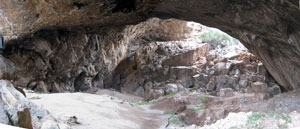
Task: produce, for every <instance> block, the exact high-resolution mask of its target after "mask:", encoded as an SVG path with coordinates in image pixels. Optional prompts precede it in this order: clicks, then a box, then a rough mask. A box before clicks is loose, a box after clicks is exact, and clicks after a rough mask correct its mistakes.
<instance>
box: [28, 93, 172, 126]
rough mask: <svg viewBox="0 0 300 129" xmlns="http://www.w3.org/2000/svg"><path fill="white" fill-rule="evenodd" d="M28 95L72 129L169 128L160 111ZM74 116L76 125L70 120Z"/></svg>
mask: <svg viewBox="0 0 300 129" xmlns="http://www.w3.org/2000/svg"><path fill="white" fill-rule="evenodd" d="M27 94H28V98H31V101H32V102H34V103H36V104H38V105H43V106H44V108H45V109H47V110H49V112H50V113H51V114H52V115H53V116H54V117H55V118H57V119H58V120H60V121H65V122H69V123H70V124H73V126H72V128H74V129H100V128H101V129H164V128H165V127H166V125H167V124H168V118H169V116H168V115H164V114H163V112H162V111H158V110H153V109H150V108H148V106H137V105H136V104H134V103H132V102H127V101H125V100H121V99H119V98H117V97H113V96H109V95H93V94H86V93H60V94H36V93H27ZM118 95H120V94H118ZM122 96H123V97H124V96H125V98H130V96H126V95H124V94H122ZM119 97H120V96H119ZM134 101H137V100H136V99H134ZM73 116H75V117H76V118H77V122H75V121H74V118H73V119H70V118H72V117H73Z"/></svg>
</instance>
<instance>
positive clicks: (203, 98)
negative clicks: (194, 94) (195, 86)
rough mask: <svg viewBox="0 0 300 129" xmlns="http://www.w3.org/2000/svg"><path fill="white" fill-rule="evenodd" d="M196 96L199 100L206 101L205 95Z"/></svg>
mask: <svg viewBox="0 0 300 129" xmlns="http://www.w3.org/2000/svg"><path fill="white" fill-rule="evenodd" d="M198 98H199V100H201V101H208V98H207V97H204V96H199V97H198Z"/></svg>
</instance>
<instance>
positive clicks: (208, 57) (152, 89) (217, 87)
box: [104, 19, 281, 100]
mask: <svg viewBox="0 0 300 129" xmlns="http://www.w3.org/2000/svg"><path fill="white" fill-rule="evenodd" d="M170 22H172V24H170ZM162 23H165V24H162ZM158 26H159V27H158V28H159V29H158V31H155V30H154V31H152V32H149V33H150V34H146V35H151V34H152V33H153V32H154V33H156V34H157V35H155V36H154V38H153V37H152V39H150V40H146V43H143V45H142V46H140V47H139V48H138V49H136V51H135V52H133V53H132V54H131V55H130V56H128V57H127V58H125V59H124V60H122V61H121V62H120V63H119V64H118V65H117V66H116V68H115V70H114V71H113V72H112V74H110V75H109V76H107V77H106V79H104V88H113V89H116V90H118V91H121V92H125V93H129V94H134V95H137V96H140V97H143V98H144V99H145V100H152V99H157V98H159V97H161V96H168V95H170V94H174V93H177V92H181V91H185V90H190V91H199V92H203V93H207V94H209V95H213V96H223V97H228V96H230V97H231V96H234V93H235V92H239V93H266V95H270V96H273V95H276V94H279V93H280V92H281V90H280V87H279V85H278V84H277V83H276V82H275V80H274V79H273V78H272V77H271V76H270V74H269V73H268V71H267V70H266V68H265V67H264V65H263V63H262V62H261V61H260V60H259V59H258V58H257V57H256V56H255V55H253V54H251V53H250V52H249V51H248V50H247V48H245V47H244V46H243V45H242V43H241V42H240V41H239V40H237V39H235V38H233V37H231V36H230V35H228V34H226V33H224V32H222V31H221V30H219V29H216V28H211V27H207V26H204V25H201V24H198V23H195V22H186V21H180V20H174V19H172V20H169V21H168V22H163V20H162V21H160V25H158Z"/></svg>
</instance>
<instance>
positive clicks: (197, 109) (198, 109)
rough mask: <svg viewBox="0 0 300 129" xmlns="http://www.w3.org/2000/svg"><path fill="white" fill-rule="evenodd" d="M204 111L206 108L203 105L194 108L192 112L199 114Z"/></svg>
mask: <svg viewBox="0 0 300 129" xmlns="http://www.w3.org/2000/svg"><path fill="white" fill-rule="evenodd" d="M203 109H205V107H204V106H201V105H197V106H196V107H194V108H192V110H193V111H194V112H199V111H201V110H203Z"/></svg>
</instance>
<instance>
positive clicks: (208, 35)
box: [200, 28, 239, 46]
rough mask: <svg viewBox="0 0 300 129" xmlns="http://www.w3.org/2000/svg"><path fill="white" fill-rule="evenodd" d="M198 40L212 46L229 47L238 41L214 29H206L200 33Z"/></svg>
mask: <svg viewBox="0 0 300 129" xmlns="http://www.w3.org/2000/svg"><path fill="white" fill-rule="evenodd" d="M200 38H201V39H202V41H203V42H205V43H209V44H212V45H222V46H231V45H234V44H238V43H239V40H237V39H235V38H232V37H231V36H230V35H228V34H226V33H224V32H222V31H220V30H218V29H215V28H208V30H206V31H204V32H202V33H201V34H200Z"/></svg>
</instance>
